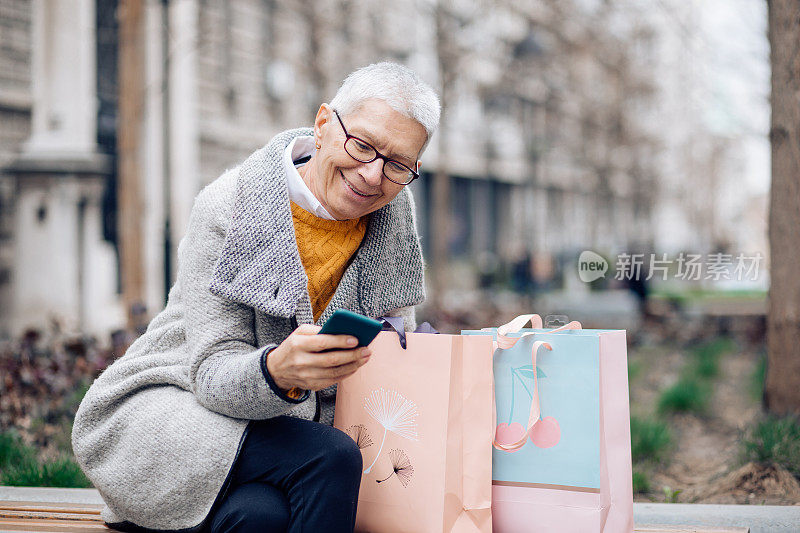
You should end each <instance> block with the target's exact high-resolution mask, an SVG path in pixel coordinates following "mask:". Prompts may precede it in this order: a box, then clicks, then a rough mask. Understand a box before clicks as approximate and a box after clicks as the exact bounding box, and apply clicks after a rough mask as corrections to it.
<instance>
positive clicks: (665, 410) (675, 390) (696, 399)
mask: <svg viewBox="0 0 800 533" xmlns="http://www.w3.org/2000/svg"><path fill="white" fill-rule="evenodd" d="M710 397H711V390H710V387H709V385H708V383H704V382H702V381H701V380H699V379H695V378H692V377H689V376H684V377H682V378H681V379H680V380H678V382H677V383H675V384H674V385H673V386H671V387H669V388H668V389H665V390H664V391H662V392H661V395H660V396H659V398H658V412H659V414H662V415H667V414H674V413H694V414H698V415H702V414H705V413H706V412H707V411H708V403H709V400H710Z"/></svg>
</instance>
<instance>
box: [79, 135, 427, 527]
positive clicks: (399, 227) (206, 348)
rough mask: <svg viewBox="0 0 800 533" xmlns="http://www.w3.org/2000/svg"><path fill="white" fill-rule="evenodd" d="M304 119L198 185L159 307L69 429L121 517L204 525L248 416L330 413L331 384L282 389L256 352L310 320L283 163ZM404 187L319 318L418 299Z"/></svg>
mask: <svg viewBox="0 0 800 533" xmlns="http://www.w3.org/2000/svg"><path fill="white" fill-rule="evenodd" d="M311 134H312V131H311V130H310V129H299V130H291V131H286V132H283V133H281V134H279V135H277V136H276V137H274V138H273V139H272V140H271V141H270V142H269V143H268V144H267V145H266V146H265V147H263V148H262V149H260V150H258V151H257V152H255V153H254V154H253V155H251V156H250V157H249V158H248V159H247V160H246V161H245V162H244V163H242V164H241V165H240V166H239V167H238V168H235V169H233V170H230V171H228V172H226V173H225V174H223V175H222V176H221V177H220V178H218V179H217V180H215V181H214V182H213V183H211V184H210V185H208V186H207V187H206V188H205V189H203V190H202V191H201V192H200V194H199V195H198V196H197V198H196V199H195V203H194V207H193V208H192V212H191V217H190V221H189V226H188V229H187V232H186V236H185V237H184V239H183V240H182V241H181V243H180V245H179V247H178V274H177V281H176V283H175V285H174V286H173V287H172V290H171V291H170V293H169V301H168V304H167V306H166V308H165V309H164V310H163V311H162V312H161V313H160V314H159V315H158V316H156V317H155V318H154V319H153V321H152V322H151V323H150V325H149V327H148V328H147V332H146V333H145V334H144V335H142V336H141V337H140V338H139V339H138V340H137V341H136V342H135V343H133V345H131V347H130V349H129V350H128V351H127V353H126V354H125V355H124V356H123V357H121V358H120V359H118V360H117V361H115V362H114V363H113V364H112V365H111V366H109V367H108V368H107V369H106V370H105V371H104V372H103V374H102V375H101V376H100V377H99V378H97V379H96V380H95V382H94V383H93V384H92V386H91V387H90V389H89V391H88V392H87V394H86V396H85V397H84V399H83V401H82V402H81V405H80V408H79V409H78V413H77V415H76V416H75V423H74V427H73V432H72V445H73V449H74V452H75V456H76V458H77V460H78V463H79V464H80V466H81V468H82V469H83V470H84V472H86V475H87V476H88V477H89V479H90V480H91V481H92V483H93V484H94V485H95V487H97V489H98V490H99V491H100V494H101V495H102V497H103V500H104V501H105V502H106V507H105V508H104V509H103V513H102V516H103V519H104V520H105V521H106V522H108V523H109V524H111V525H112V526H115V527H117V528H120V529H125V528H127V529H136V528H137V527H138V528H147V529H154V530H178V529H199V528H200V527H202V525H203V523H204V520H205V519H206V517H207V516H208V514H209V511H210V510H211V508H212V505H213V504H214V503H215V501H217V500H218V499H220V498H221V497H222V496H223V495H224V492H225V490H226V489H227V481H228V476H229V473H230V470H231V466H232V465H233V463H234V461H235V459H236V456H237V453H238V450H239V447H240V445H241V443H242V442H243V440H244V436H245V434H246V429H247V426H248V422H249V420H260V419H267V418H271V417H275V416H280V415H290V416H295V417H300V418H306V419H315V418H316V419H317V420H319V421H321V422H323V423H327V424H331V423H332V421H333V405H334V401H335V394H336V389H335V386H333V387H330V388H328V389H325V390H323V391H320V392H319V393H316V394H308V393H307V394H306V395H305V396H304V397H302V398H300V399H298V400H292V399H291V398H288V397H287V396H285V395H284V394H283V393H282V392H281V391H280V389H278V388H277V387H276V386H275V384H274V382H272V380H271V377H270V376H269V373H268V372H266V367H265V353H266V351H268V350H269V349H270V348H271V347H274V346H275V345H276V344H278V343H280V342H281V341H282V340H283V339H285V338H286V337H287V336H288V335H289V333H290V332H291V331H292V330H293V327H294V326H295V324H297V323H300V324H303V323H313V317H312V311H311V301H310V299H309V295H308V289H307V287H308V279H307V277H306V274H305V270H304V269H303V266H302V263H301V262H300V255H299V252H298V250H297V243H296V241H295V234H294V226H293V222H292V216H291V212H290V209H289V196H288V188H287V185H286V175H285V170H284V164H283V159H282V158H283V154H284V150H285V148H286V146H288V144H289V142H290V141H291V140H292V139H293V138H294V137H296V136H299V135H311ZM422 274H423V265H422V253H421V249H420V244H419V237H418V235H417V232H416V229H415V224H414V205H413V201H412V197H411V194H410V192H409V191H408V190H407V189H406V190H404V191H403V192H401V193H400V194H399V195H398V196H397V197H396V198H395V199H394V200H392V202H390V203H389V204H388V205H386V206H385V207H383V208H381V209H380V210H378V211H375V212H374V213H372V214H371V215H370V219H369V224H368V227H367V232H366V235H365V237H364V240H363V242H362V244H361V247H360V248H359V250H358V251H357V252H356V254H355V257H354V259H353V261H352V262H351V264H350V265H349V266H348V268H347V270H346V271H345V273H344V276H343V277H342V280H341V282H340V283H339V286H338V288H337V290H336V292H335V294H334V296H333V298H332V300H331V302H330V304H329V306H328V308H327V309H326V310H325V312H324V313H323V314H322V316H321V317H320V320H319V322H320V323H322V322H324V321H325V320H326V319H327V318H328V317H329V316H330V315H331V313H332V312H333V311H334V310H335V309H337V308H344V309H350V310H352V311H356V312H359V313H362V314H365V315H367V316H372V317H378V316H382V315H397V314H400V315H403V316H404V317H405V318H406V326H407V327H408V328H413V327H414V323H413V322H414V315H413V306H414V305H416V304H418V303H420V302H421V301H422V300H423V299H424V289H423V279H422Z"/></svg>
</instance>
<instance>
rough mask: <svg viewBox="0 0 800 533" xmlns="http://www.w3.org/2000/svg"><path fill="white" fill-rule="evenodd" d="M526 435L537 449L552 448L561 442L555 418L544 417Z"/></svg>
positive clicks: (559, 430) (559, 429)
mask: <svg viewBox="0 0 800 533" xmlns="http://www.w3.org/2000/svg"><path fill="white" fill-rule="evenodd" d="M528 435H529V436H530V438H531V441H533V443H534V444H535V445H536V446H538V447H539V448H552V447H553V446H555V445H556V444H558V441H559V440H561V428H560V427H559V425H558V421H557V420H556V419H555V418H553V417H552V416H546V417H544V418H543V419H541V420H539V421H538V422H537V423H536V424H534V426H533V427H532V428H531V429H530V431H529V432H528ZM498 442H500V441H499V440H498Z"/></svg>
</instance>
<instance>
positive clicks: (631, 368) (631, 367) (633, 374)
mask: <svg viewBox="0 0 800 533" xmlns="http://www.w3.org/2000/svg"><path fill="white" fill-rule="evenodd" d="M641 373H642V362H641V361H628V384H630V383H631V382H632V381H634V380H635V379H636V378H637V377H639V375H640V374H641Z"/></svg>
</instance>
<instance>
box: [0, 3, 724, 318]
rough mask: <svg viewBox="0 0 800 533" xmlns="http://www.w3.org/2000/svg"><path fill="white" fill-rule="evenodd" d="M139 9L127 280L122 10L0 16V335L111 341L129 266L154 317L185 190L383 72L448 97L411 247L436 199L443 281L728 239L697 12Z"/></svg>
mask: <svg viewBox="0 0 800 533" xmlns="http://www.w3.org/2000/svg"><path fill="white" fill-rule="evenodd" d="M142 4H143V10H144V11H143V13H144V15H143V16H144V19H143V24H142V27H141V31H142V32H143V33H142V37H143V38H142V43H143V46H142V48H141V50H140V53H141V57H142V61H143V69H142V72H141V75H142V85H143V88H144V92H143V95H142V98H141V125H142V129H141V132H140V136H139V142H138V148H137V152H136V159H137V161H138V168H139V173H140V183H141V198H140V199H139V204H138V205H140V209H139V210H138V213H139V216H140V222H141V227H142V241H141V247H142V259H141V262H140V264H136V265H125V264H124V263H123V264H120V260H119V253H118V252H119V244H120V243H119V240H120V237H119V231H118V225H119V220H118V218H117V213H118V205H117V203H118V200H119V198H118V194H117V190H118V189H117V183H118V176H117V171H118V164H117V161H118V157H119V155H120V154H119V153H118V152H119V147H118V137H117V132H118V128H119V126H118V124H117V121H116V117H117V109H118V106H119V102H118V101H117V94H118V85H117V81H116V80H117V77H118V74H119V73H118V62H117V55H116V53H115V52H116V50H117V48H116V47H117V44H118V42H119V32H120V29H119V23H118V20H119V17H118V16H117V15H118V13H119V11H118V10H119V6H118V2H117V0H60V1H59V2H47V1H44V0H41V1H31V0H0V18H2V25H0V29H2V33H1V34H0V62H1V63H0V66H2V68H0V140H1V144H0V166H2V170H1V171H0V202H1V203H0V232H1V233H0V320H1V321H2V322H0V323H2V328H0V329H2V331H1V332H0V333H5V334H9V333H17V332H19V331H21V330H22V329H24V328H26V327H31V326H33V327H42V326H45V325H47V323H48V322H49V321H50V320H51V319H55V320H57V321H59V322H60V323H61V324H62V325H63V326H64V327H66V328H68V329H77V330H82V331H87V332H91V333H102V332H106V331H108V330H109V329H111V328H113V327H118V326H122V325H123V324H124V322H125V320H126V315H127V314H128V312H129V311H130V310H129V309H125V306H126V305H130V300H129V299H128V300H125V301H126V304H123V303H122V302H123V299H122V297H121V291H122V286H121V285H122V282H121V279H122V278H123V277H122V276H120V269H125V268H134V269H138V270H140V271H141V277H142V279H143V280H144V282H143V284H142V288H141V291H140V294H138V295H137V298H136V300H137V301H138V302H139V305H140V307H141V309H146V310H147V314H149V315H150V316H152V315H153V314H155V313H156V312H158V311H159V310H160V309H161V308H162V307H163V304H164V300H165V295H166V290H167V287H169V285H170V284H171V281H172V279H173V278H174V274H175V273H174V270H175V268H174V265H175V251H176V248H177V243H178V242H179V241H180V238H181V236H182V235H183V233H184V231H185V228H186V223H187V221H188V215H189V212H190V210H191V206H192V201H193V198H194V197H195V195H196V194H197V193H198V192H199V190H200V189H201V188H202V187H203V186H204V185H206V184H207V183H209V182H210V181H212V180H213V179H214V178H215V177H217V176H218V175H219V174H221V173H222V172H223V171H224V170H225V169H227V168H231V167H233V166H235V165H236V164H237V163H238V162H240V161H241V160H243V159H244V158H245V157H246V156H247V155H249V154H250V153H251V152H252V151H254V150H255V149H257V148H258V147H260V146H262V145H263V144H264V143H266V142H267V141H268V140H269V139H270V138H271V136H272V135H274V134H275V133H277V132H278V131H281V130H283V129H288V128H294V127H299V126H305V125H310V124H311V122H312V121H313V117H314V115H315V113H316V111H317V109H318V106H319V104H320V103H322V102H326V101H329V100H330V99H331V98H332V97H333V95H334V92H335V90H336V88H337V87H338V85H339V83H340V82H341V81H342V79H343V78H344V76H346V75H347V73H349V72H350V71H352V70H353V69H355V68H357V67H359V66H363V65H365V64H367V63H370V62H374V61H377V60H381V59H390V60H395V61H399V62H402V63H405V64H407V65H409V66H410V67H411V68H413V69H415V70H416V71H417V72H418V73H420V75H421V76H422V77H423V78H424V79H426V80H427V81H428V82H430V83H431V84H432V85H433V86H434V87H436V88H442V87H443V86H444V87H445V94H443V98H444V103H445V109H444V112H443V119H442V124H441V127H440V131H439V133H437V138H435V139H434V140H433V142H432V143H431V145H430V147H429V149H428V151H427V152H426V153H425V154H424V156H423V159H422V162H423V171H424V174H423V179H421V180H418V181H417V182H415V183H414V184H413V186H412V188H413V190H414V193H415V195H416V197H417V202H418V208H419V215H420V216H419V219H420V227H421V231H422V234H423V243H424V245H425V246H426V249H429V247H430V243H431V241H432V239H433V238H435V235H436V233H437V228H436V227H435V221H434V220H433V217H432V216H431V213H432V210H433V209H435V208H438V206H439V205H446V206H447V209H448V212H449V220H450V223H449V230H448V234H447V235H446V236H445V237H446V238H447V247H448V251H449V255H450V258H451V260H452V261H453V263H454V264H461V265H463V267H464V268H463V269H462V270H459V272H464V273H466V274H465V275H466V277H467V278H468V279H467V280H466V281H463V280H462V281H461V283H465V284H466V285H472V284H475V283H478V282H479V280H480V279H481V278H482V277H484V278H486V279H489V280H490V281H491V280H492V279H495V280H496V279H497V278H498V277H502V272H504V271H505V272H512V271H513V269H514V265H517V268H518V269H519V268H520V267H519V265H522V268H524V269H526V270H527V271H529V272H526V275H527V274H528V273H531V272H532V273H533V275H535V276H537V277H539V278H541V279H542V280H549V279H553V278H555V277H557V275H558V271H559V270H563V269H564V268H566V265H568V264H569V262H570V261H574V258H575V257H576V256H577V254H578V253H580V251H581V250H584V249H592V250H596V251H599V252H601V253H605V254H612V253H617V252H619V251H623V250H628V249H631V248H634V247H635V248H638V249H646V250H653V251H664V252H672V251H676V250H684V249H687V250H694V251H698V252H707V251H711V250H712V249H714V248H715V247H717V246H718V245H719V243H720V242H724V243H727V244H728V245H735V244H736V238H737V237H736V236H737V228H736V227H735V226H733V227H732V226H730V225H729V224H728V222H727V220H723V218H722V217H723V215H725V214H726V213H722V214H721V213H720V210H718V209H715V208H713V205H714V201H715V198H717V196H718V192H719V187H720V186H721V184H724V183H728V182H730V180H732V179H735V177H736V172H737V171H738V170H737V168H738V167H737V166H736V165H735V164H734V165H731V164H730V163H727V162H728V161H730V158H729V155H730V153H731V152H735V151H736V139H732V138H729V137H725V136H721V135H719V134H716V133H714V132H712V131H710V130H709V129H708V128H706V127H705V125H704V124H703V123H702V121H701V120H700V119H698V117H697V116H696V106H695V104H694V103H693V101H692V100H691V99H690V98H689V96H690V95H691V94H692V91H702V90H703V80H702V79H700V77H698V76H697V75H696V67H697V65H696V64H694V63H693V59H692V58H693V57H694V56H692V54H693V53H694V52H693V51H692V48H691V40H692V38H693V37H692V35H693V33H692V32H696V31H699V28H697V27H695V26H692V24H691V21H692V20H693V19H692V14H691V6H692V5H694V3H693V2H689V3H684V2H680V3H679V2H671V1H668V0H664V1H663V2H660V3H659V5H660V6H661V7H660V8H658V9H654V8H653V6H652V3H650V2H644V1H642V2H638V1H634V0H629V1H621V0H620V1H616V2H603V1H594V0H568V1H564V0H561V1H555V0H553V1H546V2H542V1H533V0H530V1H513V2H512V1H505V0H496V1H493V2H455V1H454V2H445V1H444V0H440V1H437V0H398V1H396V2H391V3H383V2H371V1H367V0H316V1H312V0H300V1H296V0H171V1H164V2H162V1H161V0H145V1H143V2H142ZM679 4H680V6H679ZM685 6H688V8H687V9H688V11H684V7H685ZM675 13H677V14H675ZM673 16H679V17H682V20H684V19H685V20H684V22H685V24H684V23H682V24H681V25H679V26H676V23H675V21H674V20H673V19H672V18H671V17H673ZM164 44H166V49H165V47H164ZM676 54H677V55H678V56H676ZM680 54H684V56H685V57H683V58H681V57H679V56H680ZM165 95H168V98H166V99H165ZM437 172H442V173H444V174H446V175H447V176H449V191H450V192H449V195H448V198H447V201H446V204H437V201H436V199H435V198H434V197H433V187H432V183H433V180H434V179H435V178H434V176H435V175H436V173H437ZM709 206H712V208H709ZM727 215H730V213H727Z"/></svg>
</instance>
